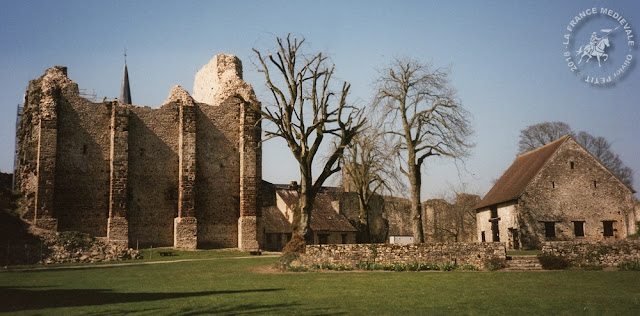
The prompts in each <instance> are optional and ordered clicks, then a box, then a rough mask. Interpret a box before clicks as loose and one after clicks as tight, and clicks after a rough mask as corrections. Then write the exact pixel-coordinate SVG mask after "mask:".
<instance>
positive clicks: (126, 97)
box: [120, 49, 131, 104]
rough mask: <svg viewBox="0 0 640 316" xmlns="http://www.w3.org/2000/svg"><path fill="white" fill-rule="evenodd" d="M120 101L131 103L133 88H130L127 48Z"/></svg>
mask: <svg viewBox="0 0 640 316" xmlns="http://www.w3.org/2000/svg"><path fill="white" fill-rule="evenodd" d="M120 102H122V103H124V104H131V89H130V88H129V72H128V71H127V50H126V49H125V50H124V74H123V75H122V87H121V88H120Z"/></svg>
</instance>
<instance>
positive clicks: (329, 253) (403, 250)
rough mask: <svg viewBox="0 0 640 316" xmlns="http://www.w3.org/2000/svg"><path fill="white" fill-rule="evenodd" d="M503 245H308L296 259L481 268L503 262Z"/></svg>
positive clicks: (319, 262) (308, 263) (310, 262)
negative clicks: (450, 264)
mask: <svg viewBox="0 0 640 316" xmlns="http://www.w3.org/2000/svg"><path fill="white" fill-rule="evenodd" d="M505 247H506V245H505V243H424V244H338V245H308V246H306V253H304V254H302V255H300V259H299V261H300V263H301V264H302V265H303V266H307V267H309V266H312V265H314V264H316V265H323V264H334V265H340V264H343V265H347V264H348V265H352V266H355V265H357V264H359V263H363V262H369V263H377V264H393V263H410V262H417V263H425V264H445V263H454V264H459V265H467V264H470V265H474V266H476V267H479V268H480V267H483V266H484V265H485V263H486V261H487V260H489V259H491V258H500V259H504V260H506V248H505Z"/></svg>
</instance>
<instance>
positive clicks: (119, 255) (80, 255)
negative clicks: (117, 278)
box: [40, 238, 142, 264]
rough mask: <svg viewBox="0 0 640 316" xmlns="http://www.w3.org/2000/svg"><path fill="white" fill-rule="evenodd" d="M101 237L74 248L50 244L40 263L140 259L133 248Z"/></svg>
mask: <svg viewBox="0 0 640 316" xmlns="http://www.w3.org/2000/svg"><path fill="white" fill-rule="evenodd" d="M101 239H102V240H100V239H93V240H91V242H90V244H89V245H86V246H85V247H81V248H74V249H67V248H65V247H64V246H62V245H60V244H57V243H54V244H50V245H48V247H47V248H48V249H47V250H46V251H47V252H48V253H47V255H46V256H45V258H43V260H42V262H40V263H42V264H53V263H76V262H83V263H88V262H104V261H122V260H131V259H142V256H141V255H140V253H139V252H138V251H137V250H135V249H131V248H127V247H124V246H122V245H116V244H112V243H108V242H107V241H106V239H105V238H101ZM49 242H51V240H49Z"/></svg>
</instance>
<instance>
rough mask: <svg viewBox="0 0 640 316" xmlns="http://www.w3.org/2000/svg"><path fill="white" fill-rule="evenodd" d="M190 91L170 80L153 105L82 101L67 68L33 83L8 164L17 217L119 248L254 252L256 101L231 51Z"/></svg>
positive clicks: (257, 237) (257, 230) (257, 231)
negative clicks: (20, 200) (18, 195)
mask: <svg viewBox="0 0 640 316" xmlns="http://www.w3.org/2000/svg"><path fill="white" fill-rule="evenodd" d="M125 76H127V77H128V74H127V73H126V68H125ZM123 84H124V83H123ZM127 86H128V82H127ZM193 90H194V95H193V97H192V96H190V95H189V93H188V92H187V91H185V90H184V89H183V88H181V87H179V86H176V87H174V88H173V89H172V90H171V92H170V94H169V97H168V98H167V100H166V101H165V102H164V104H163V105H162V106H161V107H159V108H155V109H152V108H149V107H145V106H136V105H129V104H126V103H127V102H128V100H124V101H125V103H123V102H121V101H119V100H115V101H103V102H99V103H94V102H91V101H90V100H87V99H85V98H82V97H81V96H80V95H79V90H78V85H77V84H76V83H74V82H73V81H71V80H70V79H69V78H68V77H67V70H66V67H60V66H56V67H53V68H51V69H49V70H47V71H46V72H45V74H44V75H43V76H42V77H40V78H39V79H35V80H32V81H31V82H30V83H29V87H28V89H27V93H26V96H25V104H24V111H23V116H22V118H23V119H22V121H21V123H20V127H19V129H18V164H17V169H16V171H15V172H16V184H17V186H16V187H17V188H18V189H19V190H21V191H22V192H23V193H24V195H25V198H26V199H25V208H26V209H25V212H24V218H25V219H26V220H28V221H30V222H32V224H33V225H35V226H37V227H39V228H43V229H47V230H53V231H80V232H84V233H88V234H91V235H93V236H97V237H104V238H106V239H107V240H108V241H109V242H111V243H114V244H118V245H123V246H124V245H129V246H134V245H136V244H138V245H140V246H154V247H159V246H174V247H177V248H186V249H194V248H219V247H238V248H240V249H243V250H258V249H259V247H260V245H261V243H262V240H261V237H262V234H261V232H262V229H261V225H262V220H261V209H260V203H259V196H258V185H259V183H260V181H261V176H262V170H261V167H262V161H261V160H262V157H261V155H262V152H261V148H260V146H259V141H260V124H259V115H258V114H256V112H254V111H252V110H251V108H252V107H256V106H260V103H259V102H258V100H257V98H256V96H255V94H254V92H253V89H252V88H251V86H250V85H249V84H248V83H246V82H245V81H243V80H242V64H241V62H240V60H239V59H238V58H237V57H235V56H232V55H217V56H215V57H214V58H213V59H212V60H211V61H210V62H209V63H208V64H207V65H205V66H204V67H203V68H202V69H201V70H200V71H199V72H198V73H197V74H196V79H195V83H194V89H193ZM128 98H129V100H130V96H129V97H128ZM240 100H242V101H240Z"/></svg>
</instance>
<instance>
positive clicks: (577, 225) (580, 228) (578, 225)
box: [573, 221, 584, 237]
mask: <svg viewBox="0 0 640 316" xmlns="http://www.w3.org/2000/svg"><path fill="white" fill-rule="evenodd" d="M573 233H574V234H575V235H576V237H584V222H583V221H575V222H573Z"/></svg>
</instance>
